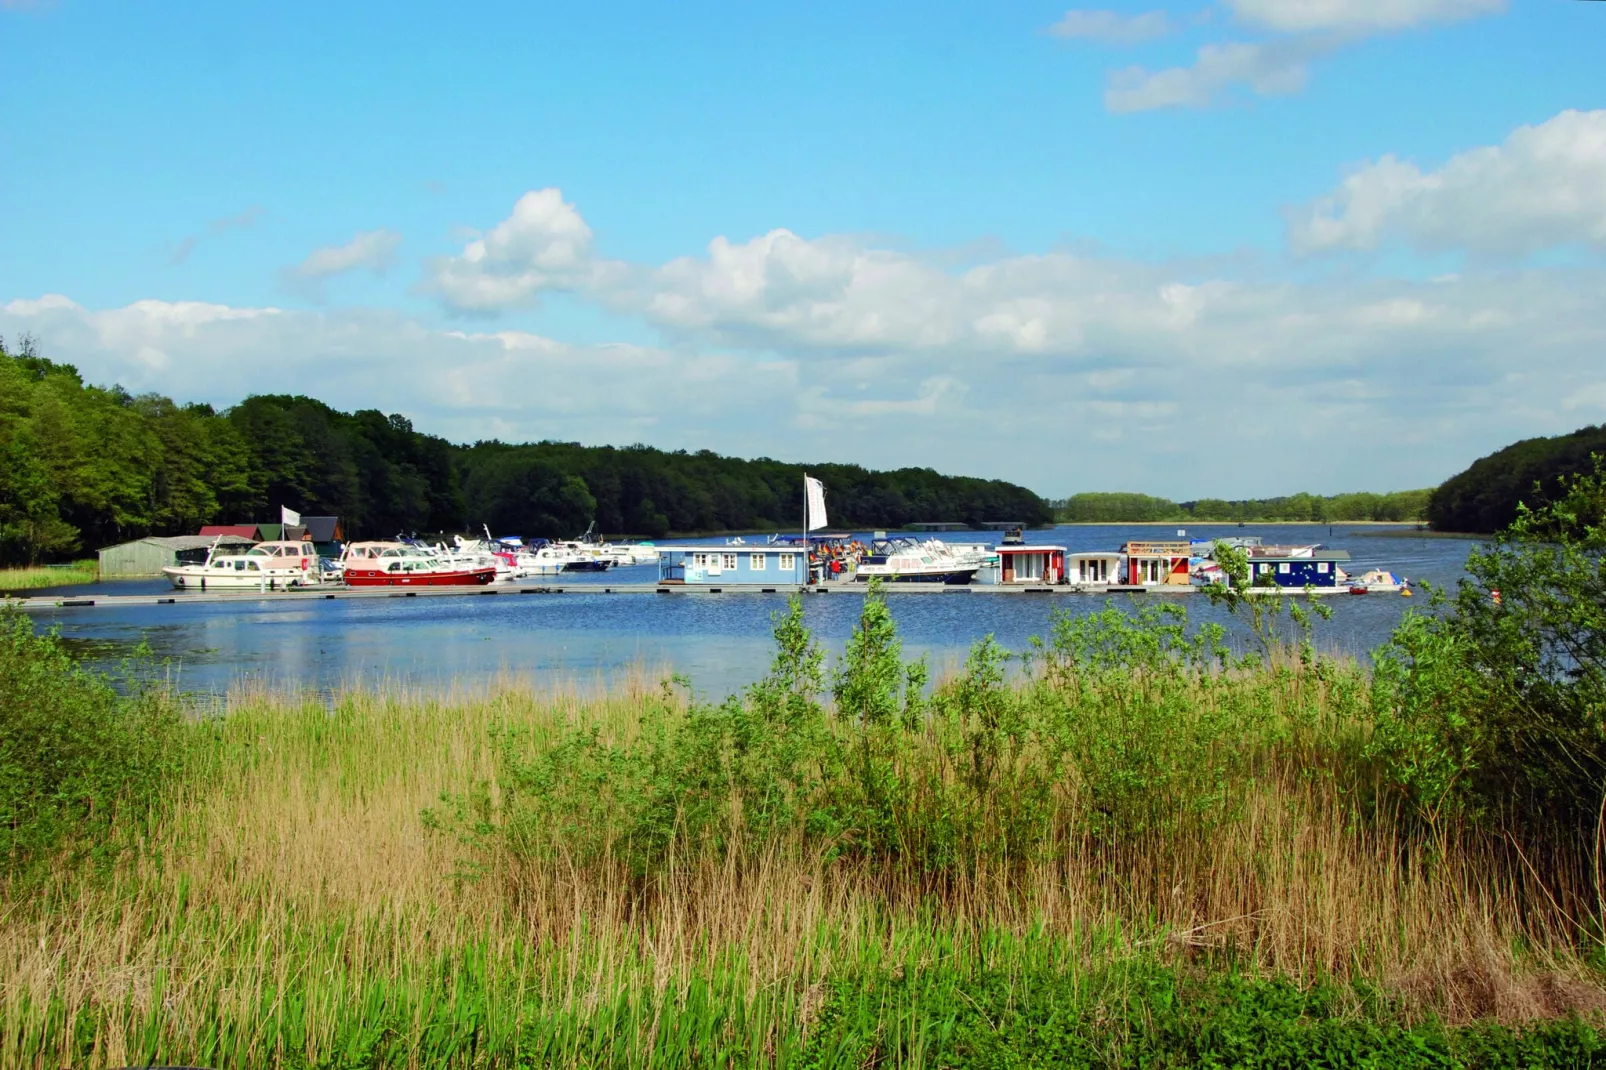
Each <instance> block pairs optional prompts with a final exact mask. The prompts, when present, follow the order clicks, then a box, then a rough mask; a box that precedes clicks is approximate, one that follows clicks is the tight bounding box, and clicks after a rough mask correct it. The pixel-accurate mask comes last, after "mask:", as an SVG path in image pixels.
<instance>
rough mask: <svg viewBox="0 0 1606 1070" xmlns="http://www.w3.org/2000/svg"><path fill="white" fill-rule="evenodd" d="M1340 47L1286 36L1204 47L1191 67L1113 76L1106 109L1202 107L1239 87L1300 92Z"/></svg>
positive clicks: (1139, 70) (1331, 42)
mask: <svg viewBox="0 0 1606 1070" xmlns="http://www.w3.org/2000/svg"><path fill="white" fill-rule="evenodd" d="M1338 46H1339V42H1338V41H1337V40H1336V39H1334V38H1331V37H1286V38H1277V39H1274V40H1271V41H1265V42H1260V43H1249V42H1244V41H1235V42H1231V43H1228V44H1220V45H1205V46H1204V47H1202V48H1200V49H1199V52H1198V54H1197V56H1196V57H1195V59H1194V63H1193V66H1191V67H1170V68H1167V69H1165V70H1161V71H1149V70H1146V69H1144V68H1142V67H1128V68H1127V69H1126V70H1123V71H1117V72H1115V73H1114V74H1112V75H1111V76H1110V81H1109V84H1108V85H1107V86H1106V88H1105V90H1104V106H1105V108H1107V109H1108V110H1110V111H1112V112H1117V113H1121V112H1134V111H1150V110H1153V109H1155V108H1175V107H1187V108H1203V107H1206V106H1208V105H1211V104H1215V103H1217V102H1218V101H1220V100H1221V99H1222V97H1223V96H1224V95H1226V94H1227V93H1228V92H1229V91H1230V90H1232V89H1233V88H1234V87H1235V86H1247V87H1248V88H1249V89H1251V90H1253V91H1254V92H1256V93H1259V94H1262V95H1276V94H1286V93H1297V92H1299V91H1300V90H1301V89H1303V88H1305V83H1306V82H1307V81H1308V80H1309V78H1310V63H1311V61H1312V60H1314V59H1319V58H1320V57H1322V56H1325V55H1327V54H1328V53H1330V52H1332V51H1333V50H1334V49H1336V48H1337V47H1338Z"/></svg>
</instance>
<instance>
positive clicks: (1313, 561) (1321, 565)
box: [1249, 550, 1349, 588]
mask: <svg viewBox="0 0 1606 1070" xmlns="http://www.w3.org/2000/svg"><path fill="white" fill-rule="evenodd" d="M1348 560H1349V551H1348V550H1307V551H1305V552H1303V553H1299V554H1256V555H1255V556H1253V557H1251V558H1250V559H1249V582H1250V583H1252V584H1254V585H1255V586H1256V587H1273V586H1275V587H1298V588H1304V587H1337V586H1338V576H1339V567H1338V566H1339V565H1341V564H1343V563H1344V562H1346V561H1348Z"/></svg>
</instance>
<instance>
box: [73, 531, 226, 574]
mask: <svg viewBox="0 0 1606 1070" xmlns="http://www.w3.org/2000/svg"><path fill="white" fill-rule="evenodd" d="M253 542H255V540H253V539H247V538H244V537H242V536H239V535H218V536H210V535H176V536H173V537H171V538H163V537H160V536H155V535H153V536H151V537H149V538H145V539H135V540H133V541H132V542H124V543H118V544H117V545H116V546H108V547H106V548H105V549H104V550H102V551H100V555H99V556H100V575H101V578H102V579H113V578H128V577H134V576H159V575H161V573H162V569H164V568H169V567H172V566H176V565H191V564H200V563H201V562H202V561H205V560H206V552H207V550H209V549H211V547H212V544H213V543H217V544H218V545H219V546H250V545H252V544H253Z"/></svg>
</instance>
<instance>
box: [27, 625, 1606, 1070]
mask: <svg viewBox="0 0 1606 1070" xmlns="http://www.w3.org/2000/svg"><path fill="white" fill-rule="evenodd" d="M14 636H20V633H14ZM776 638H777V645H776V659H775V664H774V666H773V668H772V671H771V673H770V675H769V676H768V677H767V678H766V679H765V680H764V681H763V682H762V683H761V684H759V685H757V686H756V687H754V688H753V689H752V690H750V691H749V692H748V693H746V694H745V695H743V696H740V697H738V698H736V699H733V700H731V701H729V702H726V703H724V704H722V705H720V706H704V705H699V704H696V703H693V702H689V701H688V700H687V699H686V697H685V692H684V690H683V689H681V688H680V687H678V686H677V685H675V684H674V683H673V682H665V683H662V684H660V683H658V682H656V681H652V680H649V679H646V678H642V679H638V680H634V681H627V682H625V683H623V684H622V685H621V686H619V687H618V688H616V689H614V690H612V691H608V692H606V693H602V692H599V693H595V694H581V693H576V692H560V693H549V692H542V691H537V690H533V689H531V688H529V687H528V686H524V685H521V684H519V683H518V682H517V681H513V680H504V681H499V682H494V683H492V684H489V685H486V686H484V687H480V688H467V687H465V688H463V689H461V690H459V691H456V692H453V693H449V694H431V693H423V692H412V691H408V690H405V689H401V688H386V689H378V690H366V691H356V692H352V693H350V694H345V695H340V696H336V697H334V698H333V699H331V698H329V697H322V698H316V697H300V696H285V695H276V694H267V693H247V692H242V693H238V694H234V695H232V696H230V697H229V698H228V699H227V700H226V701H224V702H222V703H221V704H220V705H218V706H216V707H208V708H204V709H194V708H192V709H188V710H186V711H183V712H184V713H185V716H182V717H180V716H177V713H178V712H180V711H178V710H177V709H176V708H175V707H174V706H173V703H174V702H175V699H174V698H173V697H171V696H165V695H162V694H160V693H158V692H149V691H146V692H141V691H140V690H139V688H138V687H137V686H131V687H125V689H124V690H125V693H131V694H132V695H133V697H132V698H118V697H116V695H115V694H113V693H112V692H110V691H107V690H104V689H101V690H97V689H96V688H95V686H94V684H93V681H90V680H87V679H84V678H82V677H81V675H80V676H72V675H71V670H69V669H67V668H66V667H64V666H63V665H62V664H61V663H60V662H59V661H55V662H50V663H49V664H45V663H44V662H43V661H42V660H41V659H47V657H48V656H50V648H49V641H48V640H34V639H28V640H23V639H21V638H14V640H13V645H12V647H11V648H9V649H10V650H11V653H10V654H9V655H8V657H9V659H10V660H9V661H8V662H5V663H4V664H0V687H7V688H10V690H8V691H6V692H5V696H6V698H7V699H8V700H10V701H12V702H16V701H18V700H19V697H20V698H26V696H27V695H29V694H38V693H41V692H39V691H38V689H39V688H42V687H45V686H47V685H48V684H49V681H50V679H51V678H52V677H51V674H52V673H55V674H58V675H59V674H63V673H66V674H67V677H66V678H68V679H71V680H74V681H76V682H75V683H73V684H72V687H70V688H67V689H65V690H62V689H57V690H56V691H54V692H52V694H58V695H65V697H61V698H59V702H60V703H61V704H62V705H61V708H60V709H59V710H55V711H54V712H50V713H49V716H48V717H47V716H43V715H41V717H40V718H38V720H37V724H36V730H37V731H40V732H52V731H54V729H53V726H55V725H57V724H59V723H61V722H63V721H67V722H73V723H80V722H81V723H88V724H92V725H100V726H101V728H100V729H98V730H99V731H103V732H109V731H111V727H110V726H112V725H114V724H120V723H123V722H124V720H126V719H127V718H129V717H136V716H137V717H141V718H143V720H142V721H140V722H139V724H140V728H139V731H137V732H129V733H126V734H125V735H124V736H116V737H113V736H108V737H107V738H108V739H110V740H111V741H112V742H111V744H108V746H109V747H111V749H110V750H108V751H106V753H109V754H113V755H115V756H120V757H117V759H116V760H117V761H118V762H121V763H122V764H123V766H124V767H125V768H126V770H127V771H129V772H123V773H118V774H117V775H115V776H104V777H102V778H101V780H99V781H84V782H82V783H79V782H74V786H73V787H71V788H70V790H65V791H57V792H56V796H57V797H56V798H55V800H54V801H52V802H50V803H49V806H50V807H54V809H49V810H48V812H49V813H50V814H53V815H55V817H56V818H57V819H58V820H57V827H56V830H55V832H54V833H53V835H54V836H55V838H54V839H46V838H44V837H42V836H41V837H36V838H35V840H34V841H31V846H30V844H29V843H24V844H23V845H22V847H17V846H16V843H15V842H13V845H12V850H10V851H9V859H10V863H11V865H10V869H9V873H10V876H9V878H8V882H7V884H6V886H5V888H4V892H3V898H0V1064H3V1065H6V1066H40V1067H43V1066H52V1067H54V1066H68V1065H70V1066H88V1067H98V1066H120V1065H125V1064H141V1063H146V1062H150V1061H155V1062H159V1063H167V1062H170V1063H194V1064H198V1065H210V1066H228V1067H245V1066H267V1065H286V1066H317V1067H331V1068H332V1067H343V1068H344V1067H349V1068H355V1067H370V1066H373V1067H378V1066H384V1067H392V1066H395V1067H404V1066H405V1067H413V1066H417V1067H433V1066H445V1065H456V1066H510V1067H511V1066H641V1067H646V1066H712V1065H717V1066H748V1065H761V1066H855V1067H857V1066H869V1065H878V1066H883V1065H884V1066H1005V1065H1034V1064H1035V1065H1092V1066H1185V1065H1199V1064H1201V1063H1210V1062H1212V1061H1214V1063H1215V1064H1217V1065H1266V1066H1294V1065H1306V1064H1309V1063H1313V1062H1318V1063H1319V1061H1320V1060H1326V1064H1327V1065H1390V1066H1410V1065H1421V1066H1445V1065H1450V1066H1454V1065H1470V1066H1508V1065H1510V1066H1515V1065H1523V1066H1528V1065H1555V1066H1575V1065H1589V1064H1590V1062H1591V1061H1598V1060H1602V1059H1603V1058H1606V1056H1603V1055H1602V1054H1601V1052H1602V1047H1601V1045H1602V1041H1601V1037H1600V1034H1598V1033H1597V1032H1596V1031H1595V1029H1594V1028H1593V1027H1592V1026H1591V1024H1590V1023H1592V1022H1597V1021H1598V1013H1599V1011H1600V1010H1601V1008H1602V1007H1606V985H1603V978H1602V973H1601V969H1600V959H1599V948H1600V941H1599V933H1600V929H1599V926H1598V923H1597V920H1596V918H1597V915H1596V913H1595V904H1598V899H1597V898H1596V891H1597V889H1596V886H1595V884H1594V883H1592V877H1591V872H1592V871H1591V868H1590V865H1589V864H1588V863H1589V859H1588V858H1587V857H1585V856H1575V855H1573V854H1570V853H1569V852H1568V851H1567V850H1566V849H1565V847H1564V846H1563V845H1558V844H1557V843H1556V842H1554V841H1553V840H1551V839H1548V838H1546V837H1545V836H1544V835H1543V834H1541V833H1539V832H1533V833H1526V832H1522V831H1519V830H1517V829H1516V828H1514V827H1511V826H1504V827H1491V826H1484V825H1480V824H1479V823H1477V822H1476V821H1473V820H1470V819H1466V820H1462V819H1459V818H1458V819H1453V820H1452V819H1449V818H1447V817H1445V816H1444V814H1443V813H1442V812H1441V814H1440V815H1439V816H1438V817H1437V818H1435V819H1425V818H1424V816H1423V815H1422V813H1420V812H1419V811H1417V810H1414V809H1412V807H1411V805H1410V802H1409V796H1408V794H1406V793H1404V792H1402V791H1399V790H1396V787H1395V785H1397V784H1398V783H1399V777H1398V775H1397V770H1396V769H1394V768H1393V767H1392V766H1391V765H1390V764H1389V762H1388V761H1387V760H1386V758H1383V757H1379V754H1380V752H1379V750H1378V748H1377V746H1376V745H1375V743H1376V737H1377V736H1378V734H1379V732H1380V731H1383V730H1385V729H1384V727H1383V725H1382V722H1380V720H1379V713H1378V710H1379V702H1378V700H1379V692H1378V690H1377V689H1378V686H1379V685H1378V683H1377V682H1376V681H1373V680H1371V679H1369V678H1368V677H1366V676H1364V675H1363V674H1362V673H1361V672H1360V670H1359V669H1358V668H1357V667H1355V666H1354V665H1350V664H1345V663H1329V662H1320V661H1316V660H1313V659H1310V658H1309V657H1308V656H1306V657H1302V656H1301V654H1300V652H1299V651H1298V650H1297V649H1292V650H1289V649H1274V650H1273V651H1272V652H1271V654H1270V655H1269V656H1267V657H1263V658H1255V659H1252V660H1247V661H1246V660H1233V659H1231V658H1229V657H1227V656H1226V655H1225V654H1224V653H1223V651H1222V649H1221V644H1220V641H1221V636H1220V633H1219V632H1216V631H1213V630H1211V629H1209V628H1205V629H1200V630H1190V629H1188V628H1187V627H1186V624H1185V621H1184V620H1183V619H1182V618H1181V616H1180V613H1179V611H1178V610H1177V609H1176V608H1175V607H1167V608H1164V609H1157V610H1146V611H1142V612H1140V613H1137V614H1135V615H1127V614H1124V613H1119V612H1114V611H1111V612H1110V613H1106V614H1104V615H1103V616H1102V617H1099V618H1093V619H1089V620H1082V621H1075V620H1071V619H1069V618H1061V619H1060V620H1059V621H1058V623H1057V626H1056V628H1055V631H1054V632H1053V634H1051V635H1049V636H1045V638H1044V641H1043V643H1042V644H1040V645H1039V646H1037V647H1036V648H1034V650H1032V651H1030V652H1028V653H1029V654H1030V660H1029V663H1028V664H1026V665H1024V666H1015V671H1014V672H1012V673H1010V674H1007V675H1006V673H1005V672H1004V671H1003V670H1004V662H1003V660H1002V656H1001V654H1002V652H1000V651H998V650H997V649H996V648H994V647H992V646H990V645H989V644H986V643H984V644H982V645H980V646H979V647H978V648H977V650H976V651H975V652H974V653H973V655H972V657H971V659H970V661H969V663H968V664H967V665H966V666H965V668H964V669H963V671H961V672H960V673H958V674H957V675H955V676H954V677H953V678H951V679H946V680H942V681H938V682H937V683H936V684H935V685H934V686H925V681H924V679H923V675H924V674H923V667H922V666H920V665H919V664H918V663H916V664H909V663H905V662H904V661H902V660H901V657H900V653H899V650H898V643H897V637H896V632H895V629H894V628H893V622H892V621H891V619H890V617H888V616H887V614H886V610H885V605H884V603H881V602H880V601H879V600H877V599H874V598H872V599H870V600H869V601H868V602H867V604H866V610H865V617H864V619H863V621H862V622H861V626H860V628H859V630H858V632H857V633H856V634H855V636H854V639H853V640H852V641H851V642H850V643H849V645H848V648H847V649H846V650H845V651H844V652H843V657H842V659H841V661H840V666H839V669H838V671H837V672H835V673H831V674H828V673H826V672H825V670H824V667H823V666H822V664H821V661H820V659H819V652H818V650H817V649H816V648H815V647H814V646H813V644H812V641H811V640H810V638H809V636H808V634H807V632H806V631H805V630H804V629H803V628H802V620H801V616H800V610H797V611H795V612H794V613H793V614H791V615H788V616H783V617H781V618H780V619H779V620H778V621H777V629H776ZM17 681H22V682H21V683H18V682H17ZM28 681H32V682H31V683H29V682H28ZM136 683H137V682H136ZM30 687H31V688H34V689H35V690H34V691H29V690H27V689H28V688H30ZM75 689H76V690H75ZM97 703H98V704H99V705H96V704H97ZM75 711H76V712H75ZM96 711H99V712H96ZM112 713H116V714H117V718H110V714H112ZM103 715H105V716H103ZM109 718H110V719H109ZM119 718H120V719H121V720H119ZM54 740H56V737H55V736H49V737H48V738H45V745H44V746H43V749H49V747H66V748H68V751H66V752H64V753H69V752H71V748H72V747H76V746H78V743H77V742H76V740H77V737H76V736H74V737H73V738H71V739H67V740H66V741H65V742H60V743H58V742H54ZM119 740H121V742H119ZM150 740H159V741H161V745H160V746H151V745H150V744H149V741H150ZM139 741H146V743H145V744H140V742H139ZM141 745H142V746H143V747H144V749H130V748H137V746H141ZM41 746H42V745H39V744H35V745H34V746H33V747H32V749H33V750H35V751H38V750H40V749H41ZM13 757H14V755H13ZM0 764H3V763H0ZM58 764H59V763H58ZM141 770H143V771H144V773H145V774H147V775H149V774H151V773H152V771H153V770H154V771H156V772H157V773H159V776H157V777H155V780H159V783H155V782H153V783H151V784H148V785H147V786H146V788H144V789H141V791H140V792H131V791H128V790H125V789H124V788H122V787H119V785H122V784H125V783H128V782H130V776H131V775H132V772H137V771H141ZM35 794H37V792H36V793H35ZM9 799H10V801H9V802H8V803H7V805H8V806H9V807H10V811H9V820H11V821H12V823H13V824H14V825H19V824H20V825H21V826H28V822H29V820H31V819H29V818H28V815H29V813H32V812H33V811H30V810H28V808H27V807H28V806H29V805H34V804H32V803H28V802H27V799H26V798H24V797H23V795H21V794H18V793H13V794H12V795H11V796H10V797H9ZM19 799H22V800H23V801H22V802H21V803H19V802H18V800H19ZM39 805H44V804H39ZM75 807H76V809H75ZM40 812H45V811H40ZM73 815H76V819H77V820H79V821H81V822H83V823H84V825H83V827H85V828H88V829H93V830H95V831H94V832H93V833H92V834H91V835H88V836H83V835H78V836H75V835H74V833H73V830H72V827H71V826H69V825H66V824H64V823H63V822H62V821H61V820H60V819H62V818H63V817H64V816H73ZM47 831H48V830H47Z"/></svg>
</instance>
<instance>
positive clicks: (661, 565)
mask: <svg viewBox="0 0 1606 1070" xmlns="http://www.w3.org/2000/svg"><path fill="white" fill-rule="evenodd" d="M808 569H809V561H808V553H807V552H806V551H804V550H803V548H802V547H800V546H788V545H784V544H782V545H763V544H759V545H724V546H661V547H659V560H658V582H660V583H715V584H738V583H742V584H753V585H755V586H766V587H776V586H781V587H785V586H797V587H801V586H803V585H804V584H805V583H807V582H808V578H809V572H808Z"/></svg>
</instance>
